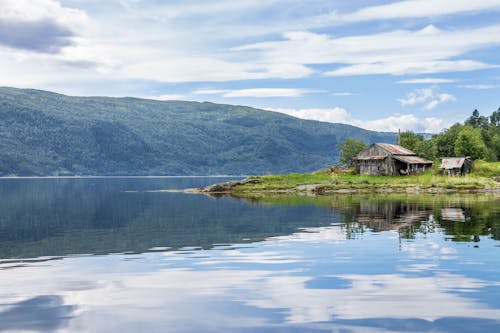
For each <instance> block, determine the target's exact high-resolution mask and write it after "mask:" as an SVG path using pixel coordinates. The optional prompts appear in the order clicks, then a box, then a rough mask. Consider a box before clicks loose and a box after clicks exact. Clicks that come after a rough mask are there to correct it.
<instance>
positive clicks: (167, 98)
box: [145, 94, 186, 101]
mask: <svg viewBox="0 0 500 333" xmlns="http://www.w3.org/2000/svg"><path fill="white" fill-rule="evenodd" d="M145 98H147V99H155V100H158V101H171V100H176V101H180V100H185V99H186V95H183V94H163V95H157V96H146V97H145Z"/></svg>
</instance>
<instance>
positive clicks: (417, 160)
mask: <svg viewBox="0 0 500 333" xmlns="http://www.w3.org/2000/svg"><path fill="white" fill-rule="evenodd" d="M392 158H394V159H395V160H398V161H401V162H404V163H407V164H432V161H429V160H426V159H425V158H422V157H418V156H400V155H399V156H398V155H394V156H392Z"/></svg>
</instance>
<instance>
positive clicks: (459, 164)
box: [441, 156, 473, 176]
mask: <svg viewBox="0 0 500 333" xmlns="http://www.w3.org/2000/svg"><path fill="white" fill-rule="evenodd" d="M472 163H473V161H472V159H471V158H470V157H468V156H465V157H443V159H442V160H441V169H443V173H444V174H445V175H449V176H464V175H465V174H467V173H469V172H470V171H471V169H472Z"/></svg>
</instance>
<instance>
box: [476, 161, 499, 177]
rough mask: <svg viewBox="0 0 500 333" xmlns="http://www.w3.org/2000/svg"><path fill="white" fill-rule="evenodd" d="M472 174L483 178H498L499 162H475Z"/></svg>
mask: <svg viewBox="0 0 500 333" xmlns="http://www.w3.org/2000/svg"><path fill="white" fill-rule="evenodd" d="M472 174H473V175H477V176H483V177H500V162H485V161H475V162H474V169H473V171H472Z"/></svg>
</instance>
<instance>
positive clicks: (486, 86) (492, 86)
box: [459, 84, 500, 90]
mask: <svg viewBox="0 0 500 333" xmlns="http://www.w3.org/2000/svg"><path fill="white" fill-rule="evenodd" d="M459 87H460V88H466V89H477V90H486V89H495V88H499V87H500V85H498V84H465V85H461V86H459Z"/></svg>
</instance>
